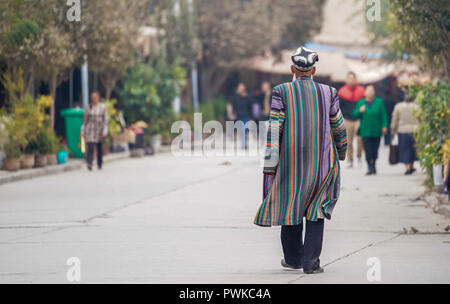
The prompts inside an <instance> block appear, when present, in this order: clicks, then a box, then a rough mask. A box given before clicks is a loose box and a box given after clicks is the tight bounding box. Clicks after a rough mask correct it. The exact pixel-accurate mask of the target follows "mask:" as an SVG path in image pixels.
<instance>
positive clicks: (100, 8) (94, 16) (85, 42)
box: [78, 0, 146, 99]
mask: <svg viewBox="0 0 450 304" xmlns="http://www.w3.org/2000/svg"><path fill="white" fill-rule="evenodd" d="M83 5H84V7H83V13H84V14H83V17H82V27H81V29H80V35H79V37H78V40H79V41H80V44H81V45H82V46H83V48H84V51H85V52H86V54H87V55H88V58H89V66H90V68H91V70H93V71H96V72H98V73H99V76H100V77H99V78H100V82H101V83H102V85H103V87H104V89H105V97H106V99H110V98H111V93H112V91H113V89H114V87H115V85H116V83H117V81H118V80H119V79H121V78H122V77H123V76H124V75H125V74H126V72H127V70H128V69H129V68H130V67H131V66H133V64H134V63H135V58H136V41H137V37H138V31H139V28H140V27H141V26H142V25H144V23H145V22H144V20H145V17H146V14H145V10H143V7H144V6H145V5H146V3H145V1H144V2H142V1H123V0H110V1H103V0H91V1H85V2H84V3H83Z"/></svg>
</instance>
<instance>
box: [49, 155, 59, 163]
mask: <svg viewBox="0 0 450 304" xmlns="http://www.w3.org/2000/svg"><path fill="white" fill-rule="evenodd" d="M57 164H58V157H57V156H56V154H47V166H56V165H57Z"/></svg>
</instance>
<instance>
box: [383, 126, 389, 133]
mask: <svg viewBox="0 0 450 304" xmlns="http://www.w3.org/2000/svg"><path fill="white" fill-rule="evenodd" d="M383 134H384V135H387V134H388V128H386V127H384V128H383Z"/></svg>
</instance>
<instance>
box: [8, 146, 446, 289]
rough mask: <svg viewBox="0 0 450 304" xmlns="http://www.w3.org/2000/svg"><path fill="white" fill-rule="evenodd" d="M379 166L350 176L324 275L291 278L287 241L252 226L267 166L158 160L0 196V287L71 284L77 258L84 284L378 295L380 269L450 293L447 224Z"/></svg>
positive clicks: (387, 278) (42, 181)
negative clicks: (294, 287)
mask: <svg viewBox="0 0 450 304" xmlns="http://www.w3.org/2000/svg"><path fill="white" fill-rule="evenodd" d="M382 154H383V160H382V161H380V164H379V171H380V174H379V175H378V176H377V177H365V176H364V173H365V167H363V166H360V167H357V168H355V169H353V170H348V169H344V176H343V190H342V199H341V200H340V202H339V205H338V206H337V207H336V210H335V213H334V218H333V220H332V221H331V222H327V223H326V232H325V243H324V249H323V255H322V264H323V265H325V273H324V274H321V275H315V276H306V275H304V274H303V273H302V272H301V271H285V270H282V269H281V268H280V265H279V263H280V259H281V257H282V254H281V245H280V240H279V233H280V229H279V228H271V229H267V228H259V227H256V226H254V225H253V224H252V222H253V218H254V216H255V213H256V211H257V208H258V207H259V205H260V197H261V188H262V176H261V168H260V165H259V159H258V158H251V157H235V158H225V157H224V158H174V157H173V156H171V155H170V154H161V155H158V156H156V157H153V158H145V159H129V160H124V161H119V162H114V163H111V164H108V165H107V166H106V167H105V168H104V171H102V172H97V171H96V172H94V173H89V172H87V171H86V170H79V171H73V172H68V173H63V174H60V175H54V176H48V177H41V178H38V179H33V180H28V181H22V182H17V183H12V184H6V185H3V186H0V252H1V254H0V282H1V283H67V282H68V281H67V279H66V272H67V270H68V268H69V267H68V266H67V265H66V261H67V259H68V258H70V257H77V258H79V259H80V260H81V276H82V278H81V282H82V283H300V284H301V283H369V282H368V280H367V278H366V273H367V271H368V269H369V266H367V264H366V263H367V260H368V259H369V258H371V257H376V258H378V259H379V261H380V262H381V282H383V283H450V235H449V234H445V231H444V228H445V227H446V226H447V225H449V224H450V221H449V220H448V219H445V218H444V217H442V216H440V215H436V214H434V213H433V212H432V211H431V210H430V209H427V208H425V203H423V202H422V201H420V200H418V199H417V198H418V195H419V194H420V193H421V191H422V190H423V189H422V187H421V183H422V180H423V176H421V175H420V174H417V175H415V176H411V177H404V176H403V167H402V166H398V167H390V166H388V165H387V161H386V154H387V151H386V150H383V153H382ZM224 161H229V162H230V163H231V164H229V165H226V164H223V162H224ZM411 227H415V228H417V229H418V230H419V232H418V233H417V234H414V235H413V234H408V235H402V234H401V233H402V229H403V228H407V229H408V230H409V231H410V230H411Z"/></svg>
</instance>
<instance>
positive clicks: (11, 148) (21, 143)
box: [1, 115, 28, 171]
mask: <svg viewBox="0 0 450 304" xmlns="http://www.w3.org/2000/svg"><path fill="white" fill-rule="evenodd" d="M1 120H2V123H3V125H4V131H5V133H6V140H5V143H4V144H3V149H4V152H5V154H6V157H5V158H4V159H3V161H2V162H3V168H4V169H5V170H7V171H17V170H20V165H21V158H22V151H24V149H25V147H26V145H27V144H28V140H27V138H26V136H25V135H26V134H25V128H23V127H21V124H20V121H19V120H18V119H14V117H13V118H11V117H7V116H5V115H3V116H1Z"/></svg>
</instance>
